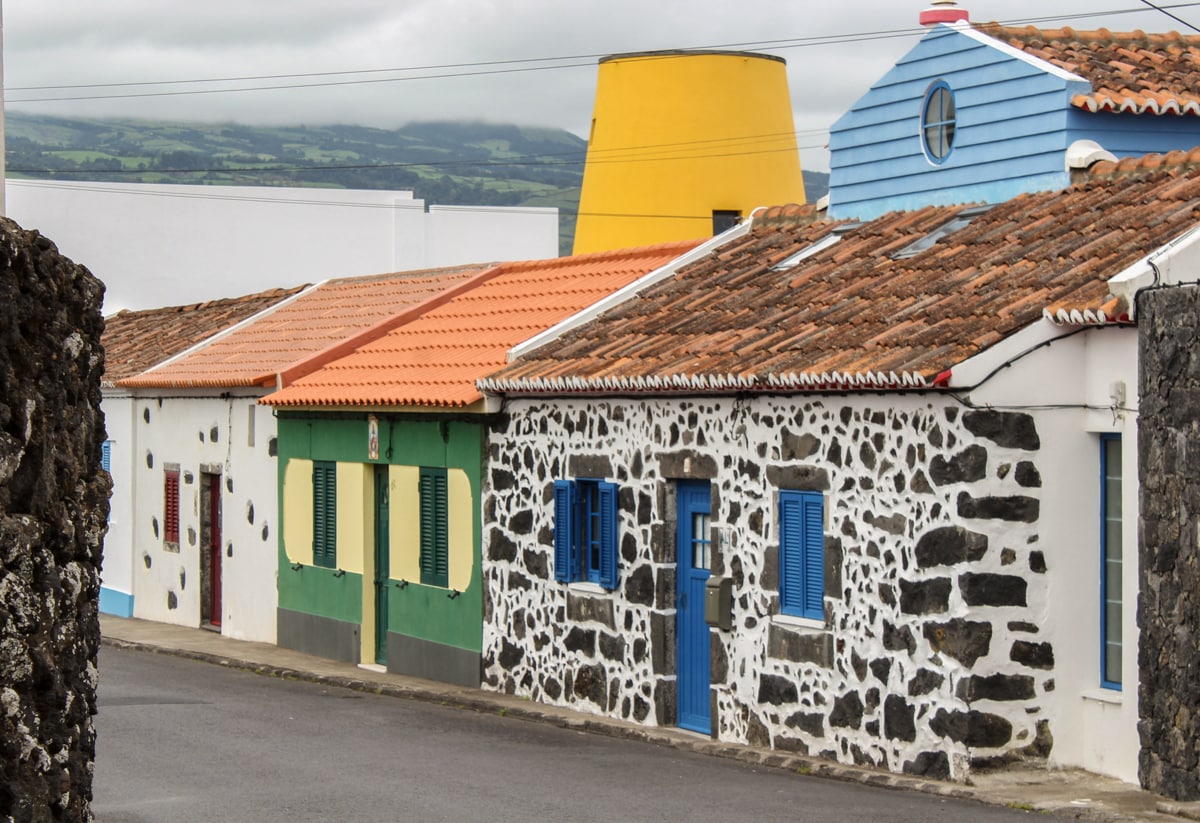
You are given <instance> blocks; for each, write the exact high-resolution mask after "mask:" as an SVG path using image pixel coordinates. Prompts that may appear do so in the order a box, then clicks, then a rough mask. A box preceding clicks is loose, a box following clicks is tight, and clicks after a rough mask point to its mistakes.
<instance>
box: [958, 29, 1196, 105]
mask: <svg viewBox="0 0 1200 823" xmlns="http://www.w3.org/2000/svg"><path fill="white" fill-rule="evenodd" d="M976 28H978V29H979V30H980V31H982V32H984V33H986V34H988V35H990V36H992V37H995V38H996V39H997V40H1001V41H1002V42H1004V43H1007V44H1008V45H1010V46H1013V47H1014V48H1017V49H1020V50H1021V51H1023V52H1025V53H1026V54H1029V55H1031V56H1033V57H1037V58H1039V59H1042V60H1045V61H1046V62H1048V63H1052V64H1053V65H1055V66H1058V67H1060V68H1062V69H1064V70H1066V71H1069V72H1072V73H1074V74H1078V75H1079V76H1081V77H1083V78H1084V79H1085V80H1087V81H1088V82H1089V83H1091V84H1092V91H1091V93H1090V94H1080V95H1076V96H1075V97H1074V98H1072V100H1071V105H1073V106H1076V107H1077V108H1082V109H1086V110H1087V111H1091V112H1098V111H1109V112H1132V113H1135V114H1159V115H1166V114H1177V115H1178V114H1188V115H1200V35H1183V34H1179V33H1178V32H1167V33H1164V34H1151V35H1147V34H1146V33H1145V32H1143V31H1131V32H1111V31H1109V30H1108V29H1098V30H1096V31H1076V30H1075V29H1072V28H1069V27H1068V28H1061V29H1038V28H1034V27H1033V26H1027V27H1024V28H1007V27H1004V26H1001V25H999V24H997V23H987V24H982V25H978V26H977V27H976Z"/></svg>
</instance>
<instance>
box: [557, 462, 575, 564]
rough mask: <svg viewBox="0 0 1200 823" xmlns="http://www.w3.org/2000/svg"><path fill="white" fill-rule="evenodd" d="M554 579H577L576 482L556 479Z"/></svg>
mask: <svg viewBox="0 0 1200 823" xmlns="http://www.w3.org/2000/svg"><path fill="white" fill-rule="evenodd" d="M554 579H555V580H557V581H558V582H560V583H569V582H571V581H572V580H574V579H575V484H574V483H572V482H571V481H570V480H555V481H554Z"/></svg>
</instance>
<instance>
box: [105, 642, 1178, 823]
mask: <svg viewBox="0 0 1200 823" xmlns="http://www.w3.org/2000/svg"><path fill="white" fill-rule="evenodd" d="M101 644H102V645H105V646H111V647H113V648H117V649H128V650H132V651H141V652H149V653H152V654H162V655H168V656H171V657H181V658H184V659H187V660H195V661H197V662H201V663H211V664H213V665H217V666H224V667H226V668H229V669H237V670H239V671H246V672H250V673H253V674H258V675H262V676H264V677H277V678H280V679H282V680H298V681H303V682H307V683H317V684H321V685H326V686H333V687H336V688H342V689H350V690H353V691H358V692H367V693H370V694H376V695H381V696H385V697H397V698H406V699H408V700H419V701H421V702H423V703H433V704H437V705H441V706H446V707H449V708H455V709H465V710H467V711H473V712H476V713H479V714H490V715H496V716H499V717H509V718H516V719H518V720H526V721H532V722H537V723H545V724H549V725H553V726H557V727H559V728H563V729H570V730H573V731H581V732H588V733H590V734H600V735H604V736H606V737H613V738H618V739H623V740H636V741H640V742H643V743H649V744H651V745H655V746H661V747H663V748H674V749H682V750H685V751H690V752H693V753H695V754H703V755H709V756H714V757H723V758H726V759H729V760H737V761H739V762H742V763H747V764H751V765H756V766H764V767H767V768H773V769H784V770H786V771H792V772H796V773H798V774H802V775H805V776H811V777H821V778H825V779H828V780H838V781H841V782H844V783H858V784H861V785H864V786H873V787H875V788H881V789H896V790H902V791H911V792H920V793H922V794H928V795H934V796H937V797H942V798H948V799H954V800H967V801H974V802H976V803H981V804H984V805H987V806H996V807H1000V808H1006V807H1007V808H1012V809H1014V810H1026V811H1032V812H1039V813H1043V814H1051V815H1056V816H1070V817H1072V818H1074V819H1083V820H1094V821H1101V823H1130V821H1137V820H1139V819H1141V818H1136V817H1130V816H1129V815H1126V814H1122V813H1119V812H1112V811H1108V810H1105V809H1096V808H1091V809H1087V810H1081V809H1063V808H1060V807H1058V806H1053V805H1046V806H1038V805H1036V804H1026V803H1023V802H1018V801H1014V800H1012V799H1001V798H998V797H987V796H984V795H982V794H981V793H979V792H977V791H974V790H973V789H972V788H971V787H970V786H969V785H964V784H959V783H948V782H944V781H939V780H930V779H927V778H915V777H907V776H905V775H898V774H894V773H892V772H883V771H878V770H871V769H865V768H861V767H857V766H847V765H844V764H841V763H835V762H832V761H829V760H824V759H820V758H815V757H809V756H807V755H801V754H793V753H785V752H779V751H776V750H774V749H763V748H759V747H755V746H749V745H742V744H736V743H721V742H717V741H713V740H706V739H702V738H693V737H692V736H690V735H688V734H686V733H678V734H677V733H673V732H671V731H668V730H664V729H662V728H659V727H646V726H635V725H633V724H626V723H623V722H621V721H618V720H609V719H603V718H599V717H593V716H590V715H575V714H571V715H567V714H564V713H560V712H554V711H545V710H542V709H539V708H537V705H536V704H533V703H524V702H521V703H516V704H514V705H503V704H505V703H507V702H508V701H507V700H503V699H497V698H499V697H501V696H500V695H496V696H495V697H485V696H483V695H485V694H488V693H486V692H479V696H474V695H471V694H469V693H467V692H465V691H459V690H457V689H458V687H448V689H447V690H446V691H439V690H437V689H430V688H424V687H420V686H407V685H399V684H395V683H380V682H377V681H369V680H363V679H360V678H356V677H343V676H340V675H323V674H317V673H315V672H308V671H301V670H298V669H293V668H289V667H286V666H274V665H270V664H264V663H256V662H253V661H249V660H242V659H239V658H236V657H230V656H226V655H218V654H212V653H210V652H199V651H191V650H188V649H177V648H172V647H169V646H158V645H155V644H153V643H143V642H139V641H133V640H122V639H120V638H114V637H108V636H105V637H102V638H101ZM1191 805H1192V804H1182V805H1181V804H1177V803H1171V802H1160V803H1159V804H1158V808H1157V811H1158V812H1159V813H1161V814H1165V815H1172V816H1176V817H1179V818H1181V819H1188V820H1196V821H1200V808H1196V809H1191V808H1188V807H1189V806H1191Z"/></svg>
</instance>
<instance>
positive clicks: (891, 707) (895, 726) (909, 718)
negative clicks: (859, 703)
mask: <svg viewBox="0 0 1200 823" xmlns="http://www.w3.org/2000/svg"><path fill="white" fill-rule="evenodd" d="M914 714H915V712H914V709H913V707H912V705H911V704H910V703H909V702H908V701H907V700H905V699H904V698H903V697H901V696H900V695H898V694H893V695H888V697H887V698H886V699H885V700H884V701H883V733H884V736H885V737H887V738H888V739H889V740H904V741H907V742H912V741H913V740H916V739H917V724H916V722H915V721H914V719H913V718H914Z"/></svg>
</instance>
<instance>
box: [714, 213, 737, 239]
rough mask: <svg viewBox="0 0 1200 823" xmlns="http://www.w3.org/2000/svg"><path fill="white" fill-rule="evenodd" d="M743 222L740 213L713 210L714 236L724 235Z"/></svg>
mask: <svg viewBox="0 0 1200 823" xmlns="http://www.w3.org/2000/svg"><path fill="white" fill-rule="evenodd" d="M741 222H742V213H741V212H740V211H729V210H727V209H713V213H712V228H713V236H714V237H716V236H717V235H718V234H724V233H725V232H727V231H729V230H730V229H732V228H734V227H735V226H737V224H738V223H741Z"/></svg>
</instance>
